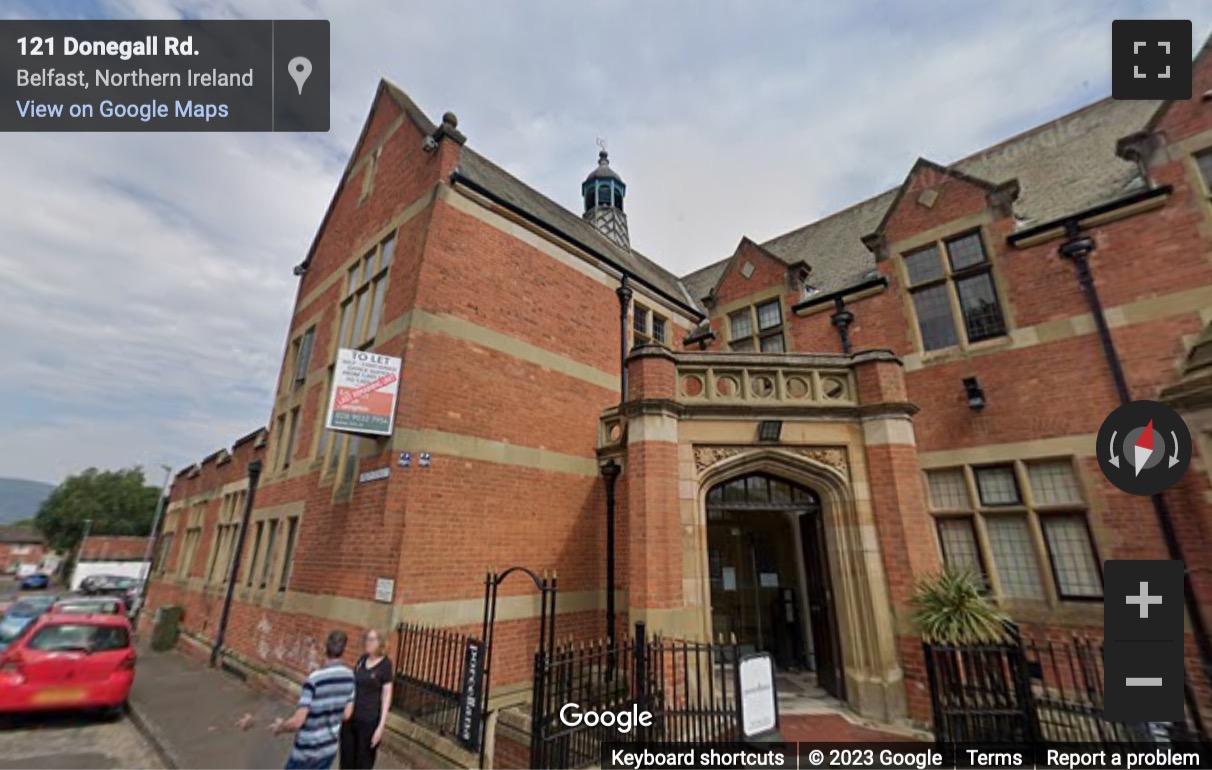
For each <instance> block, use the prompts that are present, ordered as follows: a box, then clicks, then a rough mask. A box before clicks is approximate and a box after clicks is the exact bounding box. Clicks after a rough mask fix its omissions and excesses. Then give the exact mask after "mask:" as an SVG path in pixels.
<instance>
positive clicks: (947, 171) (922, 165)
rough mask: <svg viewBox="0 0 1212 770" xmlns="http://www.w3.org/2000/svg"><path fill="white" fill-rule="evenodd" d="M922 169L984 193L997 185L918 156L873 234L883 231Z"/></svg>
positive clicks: (989, 191) (994, 188)
mask: <svg viewBox="0 0 1212 770" xmlns="http://www.w3.org/2000/svg"><path fill="white" fill-rule="evenodd" d="M922 171H929V172H933V173H935V174H937V175H939V176H945V177H951V178H952V179H954V180H956V181H958V182H964V183H966V184H970V185H973V186H975V187H979V188H981V189H983V190H984V191H985V192H986V193H991V192H993V191H994V190H996V189H997V185H995V184H993V183H992V182H989V181H987V180H984V179H981V178H980V177H975V176H972V175H971V174H965V173H964V172H963V171H960V170H959V169H957V168H948V167H947V166H943V165H940V164H938V163H935V162H934V161H932V160H927V159H926V158H918V159H917V160H916V161H915V162H914V164H913V167H912V168H910V169H909V173H908V174H905V179H904V181H903V182H901V186H900V187H898V188H897V190H896V195H895V196H893V198H892V202H891V203H889V204H888V208H887V209H886V210H885V211H884V216H883V218H882V219H880V223H879V224H878V225H876V226H875V229H874V230H872V231H871V232H872V233H873V234H879V233H883V232H884V228H885V227H887V226H888V220H889V219H891V218H892V213H893V212H894V211H896V209H897V206H900V205H901V200H902V199H904V197H905V192H906V191H908V190H909V188H910V187H912V186H913V185H912V183H913V178H914V177H915V176H917V175H918V174H919V173H921V172H922ZM864 235H866V234H864Z"/></svg>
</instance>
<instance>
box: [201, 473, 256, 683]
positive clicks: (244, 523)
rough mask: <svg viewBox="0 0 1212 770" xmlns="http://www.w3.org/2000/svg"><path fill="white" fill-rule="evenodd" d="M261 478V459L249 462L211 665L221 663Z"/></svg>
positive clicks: (212, 666)
mask: <svg viewBox="0 0 1212 770" xmlns="http://www.w3.org/2000/svg"><path fill="white" fill-rule="evenodd" d="M260 480H261V461H260V460H253V461H252V462H250V463H249V464H248V497H246V498H245V499H244V512H243V513H242V514H241V515H240V532H239V533H238V534H237V535H236V552H235V554H234V555H233V557H232V560H231V572H230V573H229V574H228V575H227V595H226V596H225V597H224V598H223V614H222V615H220V616H219V630H218V631H217V632H215V646H214V647H212V648H211V651H210V665H211V668H214V667H215V666H217V665H218V664H219V653H220V652H221V651H222V649H223V641H224V637H225V636H226V635H227V618H228V615H230V614H231V600H232V597H233V596H235V593H236V576H237V575H239V574H240V555H241V554H242V553H244V536H245V535H246V534H248V520H249V519H250V518H252V509H253V499H254V498H255V497H256V496H257V482H258V481H260Z"/></svg>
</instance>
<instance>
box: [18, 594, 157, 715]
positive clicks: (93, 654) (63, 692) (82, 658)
mask: <svg viewBox="0 0 1212 770" xmlns="http://www.w3.org/2000/svg"><path fill="white" fill-rule="evenodd" d="M135 661H136V655H135V650H134V648H133V647H132V646H131V627H130V621H128V620H127V619H126V618H125V617H124V616H122V615H106V614H94V615H83V614H74V613H56V612H48V613H46V614H44V615H42V616H40V617H39V618H38V619H37V620H36V621H35V622H34V624H33V625H32V627H31V628H30V630H29V632H28V633H26V634H24V635H23V636H22V637H21V638H20V639H19V640H18V641H16V642H15V643H14V644H12V645H10V646H9V647H8V649H6V650H4V652H2V653H0V713H6V712H7V713H14V712H27V711H41V710H49V709H55V710H59V709H103V710H105V711H107V712H109V713H110V714H114V715H116V714H119V713H121V711H122V709H123V707H124V706H125V705H126V700H127V698H128V697H129V696H130V688H131V684H132V683H133V682H134V680H135Z"/></svg>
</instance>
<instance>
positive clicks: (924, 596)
mask: <svg viewBox="0 0 1212 770" xmlns="http://www.w3.org/2000/svg"><path fill="white" fill-rule="evenodd" d="M910 604H911V605H912V606H913V624H914V625H915V626H916V627H917V630H918V633H920V634H921V636H922V641H925V642H929V643H933V644H953V645H968V644H993V643H997V642H1002V641H1005V640H1006V622H1007V620H1008V618H1007V617H1006V615H1005V614H1004V613H1003V612H1002V611H1001V610H1000V609H998V607H997V605H995V604H994V603H993V601H992V600H990V598H989V594H988V591H987V590H986V587H985V580H984V578H983V577H982V576H981V575H979V574H977V573H976V572H974V571H973V570H971V569H953V568H948V569H944V570H943V571H942V572H939V573H937V574H935V575H931V576H929V577H926V578H923V579H921V580H919V581H918V583H917V585H916V587H915V588H914V592H913V597H912V598H911V599H910Z"/></svg>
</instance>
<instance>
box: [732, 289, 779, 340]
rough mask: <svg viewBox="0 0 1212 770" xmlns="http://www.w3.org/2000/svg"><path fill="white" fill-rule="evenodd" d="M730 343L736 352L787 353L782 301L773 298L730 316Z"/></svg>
mask: <svg viewBox="0 0 1212 770" xmlns="http://www.w3.org/2000/svg"><path fill="white" fill-rule="evenodd" d="M728 345H729V347H731V348H732V349H733V350H734V351H754V350H760V351H761V352H763V353H783V352H785V351H786V350H787V345H786V341H785V339H784V337H783V306H782V304H780V303H779V301H778V300H777V299H774V300H771V301H769V302H763V303H760V304H758V305H752V306H750V307H747V308H745V309H743V310H738V311H737V312H735V313H732V314H731V315H729V316H728Z"/></svg>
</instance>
